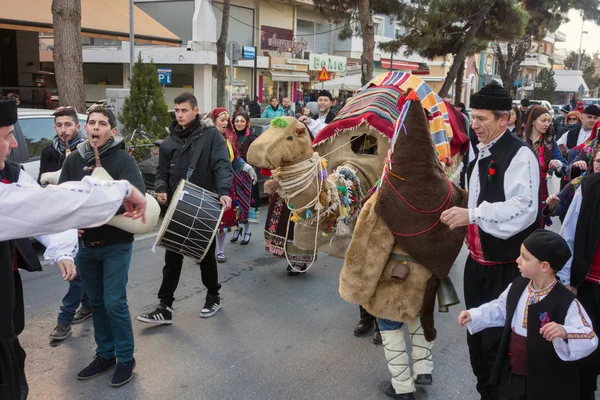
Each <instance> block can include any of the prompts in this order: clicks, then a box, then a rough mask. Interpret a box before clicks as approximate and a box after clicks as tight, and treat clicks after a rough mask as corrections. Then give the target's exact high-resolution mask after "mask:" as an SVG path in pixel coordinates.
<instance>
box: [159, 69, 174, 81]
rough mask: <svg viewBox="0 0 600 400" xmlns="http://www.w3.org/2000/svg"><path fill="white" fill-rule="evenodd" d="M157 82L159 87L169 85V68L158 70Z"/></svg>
mask: <svg viewBox="0 0 600 400" xmlns="http://www.w3.org/2000/svg"><path fill="white" fill-rule="evenodd" d="M157 71H158V81H159V82H160V84H161V85H170V84H171V71H172V70H171V68H158V69H157Z"/></svg>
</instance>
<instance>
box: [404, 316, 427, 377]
mask: <svg viewBox="0 0 600 400" xmlns="http://www.w3.org/2000/svg"><path fill="white" fill-rule="evenodd" d="M408 333H409V334H410V340H411V342H412V360H413V377H414V378H415V379H416V377H417V375H421V374H431V373H432V372H433V357H432V354H431V349H432V348H433V342H428V341H427V340H425V334H424V332H423V328H422V327H421V320H420V319H419V317H417V318H416V319H414V320H413V321H410V322H409V323H408Z"/></svg>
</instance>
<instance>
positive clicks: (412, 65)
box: [381, 58, 429, 75]
mask: <svg viewBox="0 0 600 400" xmlns="http://www.w3.org/2000/svg"><path fill="white" fill-rule="evenodd" d="M390 61H391V62H392V69H397V70H400V71H406V72H410V73H411V74H413V75H427V74H429V66H428V65H427V64H424V63H417V62H412V61H401V60H390V59H389V58H382V59H381V68H384V69H390Z"/></svg>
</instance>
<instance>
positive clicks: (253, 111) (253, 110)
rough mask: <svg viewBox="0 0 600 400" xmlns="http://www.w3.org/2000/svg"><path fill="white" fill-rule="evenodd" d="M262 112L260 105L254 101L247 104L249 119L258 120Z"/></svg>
mask: <svg viewBox="0 0 600 400" xmlns="http://www.w3.org/2000/svg"><path fill="white" fill-rule="evenodd" d="M261 114H262V111H261V110H260V104H258V102H256V101H251V102H250V103H248V116H249V117H250V118H260V116H261Z"/></svg>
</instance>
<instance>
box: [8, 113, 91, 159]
mask: <svg viewBox="0 0 600 400" xmlns="http://www.w3.org/2000/svg"><path fill="white" fill-rule="evenodd" d="M79 123H80V124H81V129H80V133H81V134H82V135H84V136H85V134H84V132H83V125H84V124H85V121H79ZM18 124H19V127H20V128H21V131H22V132H23V137H24V139H25V142H26V143H27V151H28V153H29V159H32V158H40V156H41V155H42V150H43V149H44V147H46V146H48V145H49V144H50V143H52V139H54V136H55V132H54V117H52V116H51V115H49V116H48V117H42V118H19V121H18Z"/></svg>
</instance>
